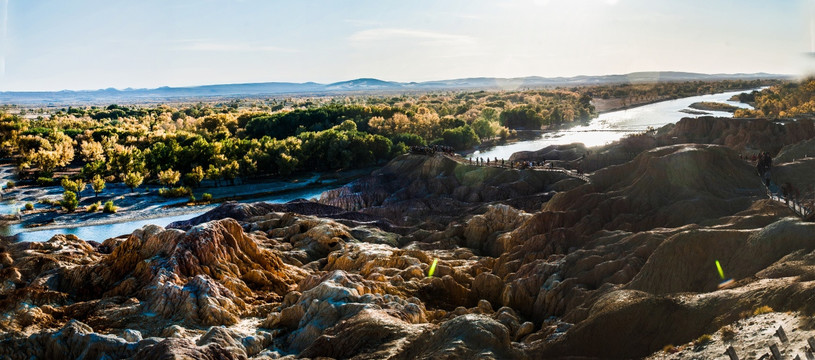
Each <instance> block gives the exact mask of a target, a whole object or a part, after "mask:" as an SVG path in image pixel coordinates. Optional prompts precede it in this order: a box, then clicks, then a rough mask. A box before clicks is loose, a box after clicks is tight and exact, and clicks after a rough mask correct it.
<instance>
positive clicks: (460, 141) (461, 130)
mask: <svg viewBox="0 0 815 360" xmlns="http://www.w3.org/2000/svg"><path fill="white" fill-rule="evenodd" d="M441 137H442V139H444V143H445V144H447V145H449V146H452V147H453V148H455V149H456V150H464V149H469V148H471V147H473V146H475V145H478V135H476V134H475V131H473V129H472V128H471V127H470V126H468V125H464V126H460V127H457V128H455V129H446V130H444V132H442V134H441Z"/></svg>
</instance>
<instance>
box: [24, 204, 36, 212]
mask: <svg viewBox="0 0 815 360" xmlns="http://www.w3.org/2000/svg"><path fill="white" fill-rule="evenodd" d="M25 209H26V210H28V211H31V210H34V204H32V203H30V202H29V203H25Z"/></svg>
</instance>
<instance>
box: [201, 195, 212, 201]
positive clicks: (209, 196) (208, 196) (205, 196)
mask: <svg viewBox="0 0 815 360" xmlns="http://www.w3.org/2000/svg"><path fill="white" fill-rule="evenodd" d="M201 200H203V201H206V202H210V201H212V194H210V193H204V194H203V195H201Z"/></svg>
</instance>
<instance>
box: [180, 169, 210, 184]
mask: <svg viewBox="0 0 815 360" xmlns="http://www.w3.org/2000/svg"><path fill="white" fill-rule="evenodd" d="M204 176H206V174H205V173H204V169H203V168H202V167H200V166H196V167H194V168H192V170H191V171H190V172H189V173H187V175H184V178H185V181H186V182H189V183H190V184H192V185H195V186H196V187H197V186H201V181H202V180H204Z"/></svg>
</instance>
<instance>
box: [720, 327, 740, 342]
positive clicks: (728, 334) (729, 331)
mask: <svg viewBox="0 0 815 360" xmlns="http://www.w3.org/2000/svg"><path fill="white" fill-rule="evenodd" d="M720 331H721V333H722V340H733V338H734V337H736V329H733V327H732V326H730V325H727V326H725V327H723V328H722V329H721V330H720Z"/></svg>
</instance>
